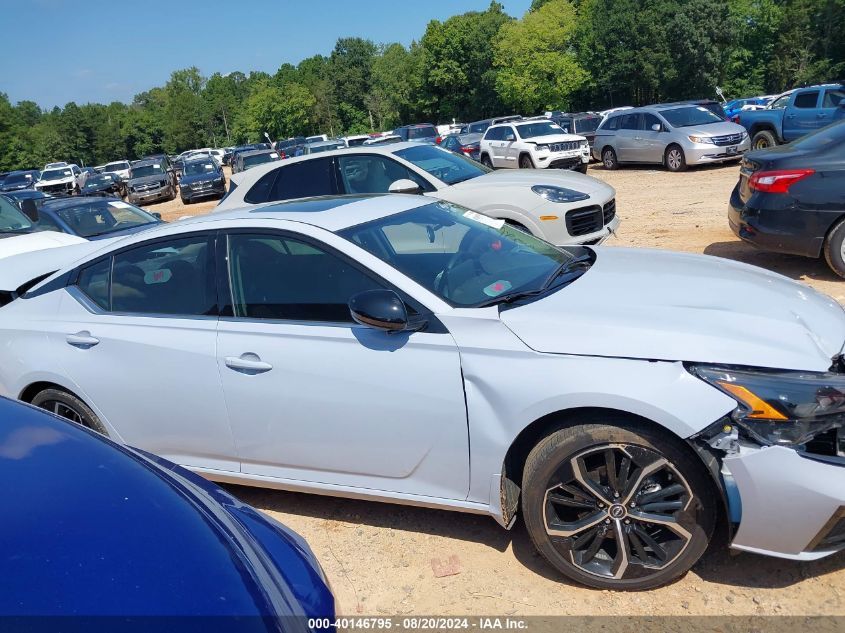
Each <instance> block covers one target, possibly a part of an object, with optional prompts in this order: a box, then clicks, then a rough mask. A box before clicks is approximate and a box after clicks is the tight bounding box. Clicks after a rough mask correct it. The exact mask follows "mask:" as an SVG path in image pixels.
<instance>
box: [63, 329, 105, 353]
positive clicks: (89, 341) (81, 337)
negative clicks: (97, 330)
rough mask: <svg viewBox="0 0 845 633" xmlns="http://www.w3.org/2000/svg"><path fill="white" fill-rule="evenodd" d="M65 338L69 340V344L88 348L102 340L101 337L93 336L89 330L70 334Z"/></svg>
mask: <svg viewBox="0 0 845 633" xmlns="http://www.w3.org/2000/svg"><path fill="white" fill-rule="evenodd" d="M65 340H66V341H67V343H68V345H73V346H74V347H79V348H81V349H88V348H90V347H94V346H95V345H96V344H97V343H99V342H100V339H98V338H94V337H93V336H91V332H89V331H87V330H82V331H81V332H77V333H76V334H68V335H67V338H66V339H65Z"/></svg>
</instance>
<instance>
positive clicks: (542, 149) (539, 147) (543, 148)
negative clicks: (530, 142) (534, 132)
mask: <svg viewBox="0 0 845 633" xmlns="http://www.w3.org/2000/svg"><path fill="white" fill-rule="evenodd" d="M534 147H536V148H537V151H538V152H548V151H549V149H550V148H549V146H548V145H546V144H544V143H536V144H535V145H534Z"/></svg>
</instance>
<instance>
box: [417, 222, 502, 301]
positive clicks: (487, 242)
mask: <svg viewBox="0 0 845 633" xmlns="http://www.w3.org/2000/svg"><path fill="white" fill-rule="evenodd" d="M497 245H498V246H497ZM485 246H486V247H488V248H489V249H490V250H493V251H499V250H500V249H501V248H502V242H501V241H500V240H498V239H496V238H493V237H492V236H491V235H490V234H489V233H486V232H479V233H472V232H468V233H467V234H466V235H464V237H463V239H461V243H460V245H459V246H458V250H457V251H456V252H455V254H454V255H452V257H450V258H449V261H448V262H447V263H446V266H445V267H444V268H443V270H442V271H440V273H439V274H438V275H437V277H436V278H435V279H434V289H435V290H436V291H437V292H438V293H440V294H443V295H448V294H449V293H448V289H449V273H450V272H451V271H452V270H454V269H455V268H456V267H457V266H459V265H460V264H462V263H463V262H464V261H466V260H471V261H472V262H473V265H474V268H475V273H476V274H477V275H487V274H490V273H489V271H487V270H485V268H484V266H483V265H482V263H481V257H480V256H481V255H482V254H483V253H484V247H485Z"/></svg>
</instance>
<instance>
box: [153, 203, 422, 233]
mask: <svg viewBox="0 0 845 633" xmlns="http://www.w3.org/2000/svg"><path fill="white" fill-rule="evenodd" d="M437 202H438V201H437V200H435V199H433V198H428V197H426V196H414V195H403V194H386V193H374V194H350V195H342V196H318V197H313V198H300V199H297V200H286V201H284V202H268V203H265V204H261V205H258V206H251V207H240V208H237V209H231V210H228V211H218V212H216V213H210V214H207V215H200V216H195V217H192V218H186V219H185V220H180V221H179V222H177V223H173V224H170V225H165V226H170V227H175V226H177V225H185V224H192V225H193V224H196V225H202V224H209V223H211V224H214V223H218V222H221V221H229V220H288V221H291V222H301V223H303V224H310V225H312V226H316V227H319V228H321V229H325V230H326V231H331V232H333V233H336V232H337V231H342V230H343V229H345V228H348V227H350V226H356V225H358V224H363V223H365V222H371V221H373V220H378V219H380V218H385V217H389V216H391V215H395V214H397V213H402V212H403V211H409V210H411V209H416V208H418V207H422V206H425V205H428V204H437ZM161 230H162V229H160V228H159V229H149V230H148V231H146V232H145V233H144V235H145V236H149V235H152V234H153V233H152V232H153V231H161Z"/></svg>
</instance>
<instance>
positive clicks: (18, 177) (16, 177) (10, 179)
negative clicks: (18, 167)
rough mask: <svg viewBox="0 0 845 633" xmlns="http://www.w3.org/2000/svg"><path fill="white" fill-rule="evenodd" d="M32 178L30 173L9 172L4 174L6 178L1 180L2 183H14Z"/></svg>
mask: <svg viewBox="0 0 845 633" xmlns="http://www.w3.org/2000/svg"><path fill="white" fill-rule="evenodd" d="M31 180H32V174H9V175H8V176H6V180H4V181H3V184H4V185H16V184H18V183H19V182H29V181H31Z"/></svg>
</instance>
